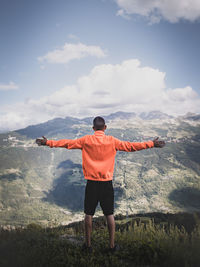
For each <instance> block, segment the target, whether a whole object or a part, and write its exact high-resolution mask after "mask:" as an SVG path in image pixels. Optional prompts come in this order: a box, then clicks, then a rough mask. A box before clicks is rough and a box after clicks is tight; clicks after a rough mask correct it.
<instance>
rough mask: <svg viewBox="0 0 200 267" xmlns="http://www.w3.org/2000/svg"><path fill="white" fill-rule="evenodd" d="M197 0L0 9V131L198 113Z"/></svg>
mask: <svg viewBox="0 0 200 267" xmlns="http://www.w3.org/2000/svg"><path fill="white" fill-rule="evenodd" d="M197 2H198V1H195V0H184V1H178V0H173V1H172V0H168V1H165V0H163V1H154V0H149V1H146V0H140V1H139V0H59V1H56V0H34V1H33V0H0V36H1V42H0V104H1V109H0V131H6V130H10V129H11V130H13V129H17V128H22V127H25V126H27V125H30V124H35V123H39V122H43V121H46V120H49V119H52V118H55V117H65V116H68V115H70V116H76V117H84V116H95V115H102V114H108V113H110V112H115V111H118V110H123V111H136V112H142V111H150V110H155V109H159V110H161V111H163V112H166V113H169V114H174V115H179V114H185V113H186V112H196V113H199V112H200V96H199V89H200V86H199V84H200V75H199V69H200V52H199V47H200V20H199V18H200V3H197Z"/></svg>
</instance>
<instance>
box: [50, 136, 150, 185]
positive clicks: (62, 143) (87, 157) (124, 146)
mask: <svg viewBox="0 0 200 267" xmlns="http://www.w3.org/2000/svg"><path fill="white" fill-rule="evenodd" d="M46 145H48V146H50V147H65V148H67V149H81V150H82V167H83V174H84V177H85V179H88V180H95V181H109V180H112V178H113V172H114V164H115V155H116V151H118V150H119V151H127V152H133V151H137V150H141V149H147V148H151V147H154V143H153V141H148V142H142V143H135V142H127V141H121V140H119V139H117V138H115V137H113V136H109V135H105V133H104V131H95V132H94V135H85V136H83V137H81V138H78V139H74V140H72V139H61V140H59V141H54V140H48V141H47V143H46Z"/></svg>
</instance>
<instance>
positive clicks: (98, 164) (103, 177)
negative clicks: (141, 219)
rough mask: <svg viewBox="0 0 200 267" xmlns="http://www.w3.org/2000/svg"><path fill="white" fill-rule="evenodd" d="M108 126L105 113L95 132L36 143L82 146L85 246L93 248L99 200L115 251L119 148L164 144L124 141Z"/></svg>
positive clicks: (150, 146) (126, 148)
mask: <svg viewBox="0 0 200 267" xmlns="http://www.w3.org/2000/svg"><path fill="white" fill-rule="evenodd" d="M106 128H107V126H106V124H105V120H104V119H103V118H102V117H96V118H94V120H93V130H94V134H93V135H86V136H83V137H81V138H78V139H74V140H72V139H61V140H58V141H54V140H47V139H46V138H45V137H44V136H43V139H36V143H37V144H38V145H39V146H41V145H46V146H50V147H64V148H67V149H81V150H82V167H83V174H84V177H85V179H86V180H87V184H86V188H85V200H84V213H85V237H86V243H85V245H84V246H85V248H86V249H88V251H91V249H92V248H91V232H92V217H93V215H94V213H95V209H96V206H97V204H98V202H100V206H101V208H102V210H103V214H104V215H105V216H106V220H107V225H108V231H109V243H110V250H111V251H115V250H116V246H115V244H114V236H115V221H114V215H113V213H114V191H113V185H112V179H113V172H114V163H115V155H116V151H126V152H134V151H138V150H142V149H147V148H153V147H159V148H161V147H163V146H164V145H165V142H164V141H158V138H156V139H154V140H153V141H148V142H128V141H121V140H119V139H117V138H115V137H113V136H107V135H105V130H106Z"/></svg>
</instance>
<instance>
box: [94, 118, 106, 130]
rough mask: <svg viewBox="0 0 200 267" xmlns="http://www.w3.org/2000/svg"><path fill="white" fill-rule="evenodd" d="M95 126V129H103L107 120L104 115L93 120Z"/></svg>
mask: <svg viewBox="0 0 200 267" xmlns="http://www.w3.org/2000/svg"><path fill="white" fill-rule="evenodd" d="M93 127H94V128H95V130H97V131H98V130H103V129H104V127H105V120H104V118H102V117H99V116H98V117H96V118H94V120H93Z"/></svg>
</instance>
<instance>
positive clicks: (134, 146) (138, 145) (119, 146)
mask: <svg viewBox="0 0 200 267" xmlns="http://www.w3.org/2000/svg"><path fill="white" fill-rule="evenodd" d="M114 141H115V149H116V150H119V151H126V152H134V151H138V150H142V149H147V148H152V147H154V143H153V141H147V142H128V141H121V140H119V139H117V138H114Z"/></svg>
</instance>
